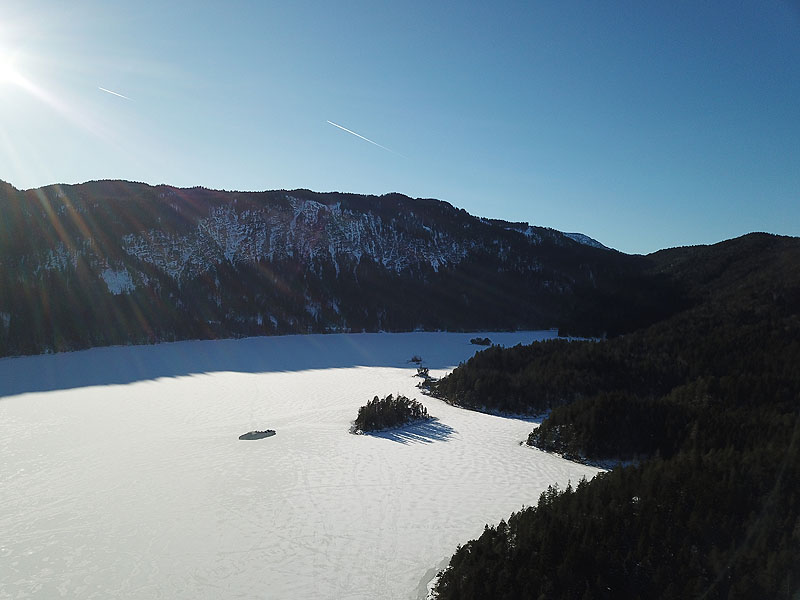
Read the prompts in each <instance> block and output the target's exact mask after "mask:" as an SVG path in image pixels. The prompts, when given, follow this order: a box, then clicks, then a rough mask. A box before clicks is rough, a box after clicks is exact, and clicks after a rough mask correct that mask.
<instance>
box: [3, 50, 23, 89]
mask: <svg viewBox="0 0 800 600" xmlns="http://www.w3.org/2000/svg"><path fill="white" fill-rule="evenodd" d="M14 63H15V61H14V57H13V56H12V55H11V54H10V53H8V52H5V51H3V50H2V49H0V85H3V84H7V83H13V84H17V85H19V84H20V83H22V82H23V81H24V78H23V77H22V75H20V73H19V71H17V68H16V65H15V64H14Z"/></svg>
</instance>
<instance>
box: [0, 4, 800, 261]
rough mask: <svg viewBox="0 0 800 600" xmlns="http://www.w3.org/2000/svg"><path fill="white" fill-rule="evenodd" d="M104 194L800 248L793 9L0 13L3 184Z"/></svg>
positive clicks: (351, 7)
mask: <svg viewBox="0 0 800 600" xmlns="http://www.w3.org/2000/svg"><path fill="white" fill-rule="evenodd" d="M101 88H102V89H101ZM112 92H113V93H112ZM331 123H335V124H337V125H339V126H340V127H336V126H334V125H332V124H331ZM341 127H343V128H346V129H349V130H351V131H352V132H355V133H357V134H359V135H360V136H363V137H365V138H367V139H368V140H371V141H372V142H374V143H369V142H368V141H366V140H364V139H362V138H360V137H357V136H356V135H353V134H351V133H349V132H347V131H345V130H344V129H342V128H341ZM112 178H113V179H129V180H135V181H144V182H147V183H151V184H158V183H168V184H172V185H177V186H194V185H203V186H206V187H210V188H218V189H238V190H264V189H278V188H286V189H291V188H298V187H303V188H309V189H312V190H317V191H331V190H336V191H347V192H359V193H369V194H383V193H387V192H392V191H398V192H402V193H404V194H407V195H409V196H414V197H432V198H439V199H442V200H447V201H448V202H450V203H452V204H454V205H455V206H458V207H461V208H464V209H466V210H468V211H469V212H471V213H472V214H475V215H479V216H486V217H495V218H502V219H508V220H513V221H528V222H530V223H532V224H536V225H542V226H548V227H555V228H556V229H561V230H565V231H580V232H583V233H586V234H588V235H590V236H592V237H595V238H597V239H599V240H600V241H601V242H603V243H605V244H607V245H609V246H612V247H615V248H618V249H620V250H623V251H625V252H637V253H645V252H650V251H653V250H656V249H658V248H663V247H669V246H677V245H685V244H696V243H713V242H716V241H719V240H722V239H726V238H730V237H735V236H738V235H741V234H743V233H747V232H750V231H770V232H773V233H781V234H789V235H800V3H798V2H797V0H783V1H781V0H768V1H764V0H754V1H727V0H726V1H724V2H722V1H720V2H696V1H694V0H692V1H686V2H680V1H676V2H672V1H669V2H665V1H659V2H647V1H643V0H635V1H630V2H625V1H618V2H597V1H595V2H563V1H558V2H533V1H529V2H519V3H516V2H494V3H493V2H486V1H484V0H482V1H480V2H466V1H464V2H435V1H434V2H432V1H430V0H425V1H422V2H396V3H382V2H348V1H337V2H303V1H292V2H286V1H282V2H268V1H264V2H255V1H254V2H237V1H228V2H221V1H220V2H203V1H200V0H194V1H178V0H170V1H169V2H147V1H139V2H123V1H118V0H102V1H101V0H97V1H80V0H74V1H70V2H64V1H61V0H59V1H46V0H3V2H2V4H0V179H3V180H5V181H8V182H10V183H12V184H13V185H15V186H17V187H19V188H30V187H38V186H41V185H46V184H50V183H79V182H83V181H87V180H92V179H112Z"/></svg>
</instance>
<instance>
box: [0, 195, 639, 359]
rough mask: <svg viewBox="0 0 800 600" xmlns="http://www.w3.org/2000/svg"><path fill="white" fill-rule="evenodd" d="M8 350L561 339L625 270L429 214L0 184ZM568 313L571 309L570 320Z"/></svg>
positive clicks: (467, 218) (387, 200) (613, 258)
mask: <svg viewBox="0 0 800 600" xmlns="http://www.w3.org/2000/svg"><path fill="white" fill-rule="evenodd" d="M0 218H2V224H0V251H2V253H0V316H2V319H0V353H2V354H15V353H26V352H42V351H49V350H65V349H71V348H79V347H85V346H88V345H102V344H106V343H131V342H133V343H138V342H146V341H159V340H170V339H181V338H186V337H216V336H232V335H234V336H235V335H257V334H275V333H290V332H307V331H343V330H344V331H347V330H355V331H360V330H379V329H392V330H408V329H419V328H423V329H425V328H427V329H481V328H497V327H502V328H514V327H551V326H559V325H563V324H564V323H565V322H567V321H568V320H569V319H570V318H571V316H570V315H571V314H572V313H574V312H575V310H577V308H576V306H577V305H576V302H577V303H578V304H580V303H581V302H583V300H579V298H581V297H582V295H585V291H586V290H599V291H602V290H603V289H604V287H606V286H608V285H611V284H612V283H613V282H614V281H617V280H618V279H619V278H620V277H630V276H632V275H635V276H638V275H637V274H640V273H641V265H640V264H639V262H638V260H637V259H636V258H634V257H628V256H625V255H622V254H620V253H617V252H609V251H607V250H599V249H596V248H591V247H588V246H586V245H582V244H579V243H577V242H575V241H574V240H573V239H570V237H568V236H566V235H564V234H562V233H560V232H557V231H554V230H551V229H544V228H539V227H531V226H528V225H527V224H518V223H517V224H513V223H506V222H504V221H495V220H492V221H489V220H486V219H479V218H476V217H473V216H471V215H469V214H467V213H466V212H465V211H463V210H459V209H456V208H454V207H453V206H451V205H449V204H447V203H444V202H440V201H436V200H413V199H410V198H407V197H405V196H402V195H400V194H390V195H386V196H381V197H376V196H359V195H353V194H337V193H330V194H317V193H313V192H309V191H307V190H295V191H291V192H287V191H274V192H262V193H250V192H219V191H213V190H206V189H202V188H192V189H178V188H173V187H169V186H157V187H152V186H147V185H144V184H136V183H130V182H120V181H99V182H90V183H86V184H82V185H76V186H50V187H47V188H41V189H37V190H28V191H25V192H22V191H18V190H16V189H14V188H12V187H11V186H8V185H7V184H4V185H2V186H0ZM570 311H572V312H570Z"/></svg>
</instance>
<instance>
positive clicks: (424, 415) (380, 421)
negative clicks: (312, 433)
mask: <svg viewBox="0 0 800 600" xmlns="http://www.w3.org/2000/svg"><path fill="white" fill-rule="evenodd" d="M432 418H433V417H431V416H430V415H429V414H428V409H426V408H425V407H424V406H423V405H422V404H421V403H419V402H417V401H416V400H411V399H409V398H406V397H405V396H403V395H402V394H398V395H397V396H393V395H392V394H389V395H388V396H386V397H385V398H383V399H380V398H378V396H375V397H374V398H373V399H372V400H370V401H369V402H367V404H366V405H364V406H362V407H361V408H359V409H358V416H357V417H356V420H355V421H354V422H353V426H352V427H351V428H350V433H355V434H361V433H368V432H372V431H383V430H386V429H394V428H397V427H402V426H404V425H409V424H411V423H417V422H420V421H429V420H431V419H432Z"/></svg>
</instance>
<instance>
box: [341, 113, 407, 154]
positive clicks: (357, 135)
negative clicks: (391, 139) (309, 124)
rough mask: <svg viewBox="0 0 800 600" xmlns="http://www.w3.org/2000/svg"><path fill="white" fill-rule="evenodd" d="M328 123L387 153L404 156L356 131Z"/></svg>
mask: <svg viewBox="0 0 800 600" xmlns="http://www.w3.org/2000/svg"><path fill="white" fill-rule="evenodd" d="M328 123H330V124H331V125H333V126H334V127H338V128H339V129H341V130H342V131H346V132H347V133H352V134H353V135H354V136H356V137H360V138H361V139H362V140H364V141H365V142H369V143H370V144H375V145H376V146H377V147H378V148H383V149H384V150H386V151H387V152H391V153H392V154H397V156H403V155H402V154H400V153H398V152H395V151H394V150H392V149H391V148H387V147H386V146H381V145H380V144H379V143H378V142H373V141H372V140H371V139H369V138H365V137H364V136H363V135H359V134H358V133H356V132H355V131H350V130H349V129H348V128H347V127H342V126H341V125H337V124H336V123H334V122H333V121H328ZM403 158H405V157H403Z"/></svg>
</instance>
